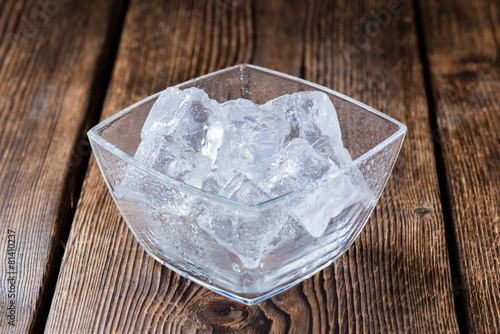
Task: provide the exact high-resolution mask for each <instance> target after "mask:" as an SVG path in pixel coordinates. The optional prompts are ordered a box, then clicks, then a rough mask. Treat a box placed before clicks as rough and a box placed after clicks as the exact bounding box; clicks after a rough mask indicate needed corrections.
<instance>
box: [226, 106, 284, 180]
mask: <svg viewBox="0 0 500 334" xmlns="http://www.w3.org/2000/svg"><path fill="white" fill-rule="evenodd" d="M223 108H224V111H225V113H226V115H227V116H226V117H227V121H226V128H225V132H224V137H223V142H222V145H221V147H220V152H219V155H218V158H217V163H216V168H217V180H218V182H219V183H220V184H226V183H227V182H228V181H229V180H230V179H231V178H233V177H234V176H235V175H236V174H238V173H241V174H244V175H245V176H247V177H248V178H249V179H251V180H254V181H255V180H257V179H258V178H259V177H260V175H261V173H262V172H263V171H264V170H266V169H267V167H268V166H269V164H270V162H271V161H272V158H273V156H274V155H275V154H276V153H278V151H279V150H280V149H281V148H282V147H283V142H284V138H285V135H286V133H287V131H288V132H289V131H290V130H289V125H288V122H287V120H286V118H285V114H280V113H275V112H274V110H267V109H266V108H265V107H264V106H259V105H257V104H254V103H253V102H251V101H249V100H244V99H238V100H232V101H228V102H226V103H225V104H223Z"/></svg>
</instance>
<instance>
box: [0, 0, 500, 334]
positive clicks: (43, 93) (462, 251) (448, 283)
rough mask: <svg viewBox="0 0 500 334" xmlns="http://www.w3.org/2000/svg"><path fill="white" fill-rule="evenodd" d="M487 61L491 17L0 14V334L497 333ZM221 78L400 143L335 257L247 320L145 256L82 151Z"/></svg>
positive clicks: (496, 180)
mask: <svg viewBox="0 0 500 334" xmlns="http://www.w3.org/2000/svg"><path fill="white" fill-rule="evenodd" d="M499 54H500V3H499V2H498V1H487V0H467V1H466V0H413V1H410V0H400V1H398V0H363V1H349V0H335V1H327V0H305V1H284V0H267V1H263V0H189V1H163V0H150V1H141V0H130V1H128V0H108V1H104V0H101V1H79V0H45V1H36V0H23V1H14V0H3V1H0V231H1V233H2V236H1V239H0V260H1V261H2V265H1V266H0V279H1V282H0V316H1V319H0V332H1V333H39V332H46V333H125V332H126V333H157V332H159V333H181V332H182V333H184V332H185V333H194V332H198V333H211V332H231V333H267V332H271V333H337V332H374V333H379V332H391V333H392V332H414V333H427V332H437V333H443V332H453V333H457V332H464V333H465V332H476V333H487V332H488V333H498V332H500V204H499V203H500V153H499V152H500V135H499V129H500V107H499V103H500V56H499ZM238 63H252V64H257V65H261V66H264V67H268V68H271V69H274V70H278V71H282V72H285V73H289V74H292V75H295V76H300V77H303V78H305V79H307V80H310V81H313V82H316V83H319V84H321V85H325V86H327V87H329V88H332V89H334V90H337V91H339V92H341V93H343V94H346V95H348V96H351V97H353V98H355V99H357V100H360V101H362V102H364V103H366V104H368V105H370V106H372V107H374V108H376V109H378V110H381V111H382V112H384V113H386V114H388V115H390V116H392V117H394V118H396V119H398V120H400V121H401V122H403V123H404V124H406V125H407V126H408V134H407V138H406V140H405V143H404V145H403V148H402V151H401V154H400V157H399V159H398V161H397V163H396V166H395V168H394V171H393V174H392V176H391V178H390V180H389V182H388V184H387V187H386V189H385V191H384V193H383V195H382V197H381V199H380V202H379V203H378V205H377V207H376V209H375V211H374V212H373V214H372V217H371V218H370V220H369V221H368V223H367V225H366V227H365V229H364V231H363V232H362V233H361V235H360V236H359V238H358V239H357V241H356V242H355V243H354V245H353V246H352V247H351V248H350V249H349V251H348V252H347V253H345V254H344V255H343V256H342V257H341V258H340V259H338V260H337V261H335V262H334V264H333V265H331V266H330V267H329V268H327V269H325V270H323V271H322V272H320V273H318V274H317V275H315V276H313V277H312V278H310V279H308V280H306V281H304V282H303V283H302V284H299V285H297V286H295V287H294V288H291V289H290V290H288V291H286V292H285V293H283V294H280V295H278V296H276V297H274V298H272V299H270V300H268V301H266V302H263V303H260V304H258V305H256V306H245V305H242V304H239V303H237V302H233V301H230V300H228V299H226V298H223V297H221V296H219V295H217V294H215V293H213V292H210V291H208V290H207V289H205V288H202V287H200V286H198V285H196V284H193V283H191V282H190V281H188V280H186V279H184V278H181V277H180V276H179V275H177V274H175V273H172V272H171V271H170V270H168V269H166V268H165V267H163V266H162V265H160V264H159V263H157V262H156V261H154V260H153V259H152V258H151V257H149V256H148V255H147V254H146V252H145V251H144V250H143V249H142V248H141V247H140V245H139V244H138V243H137V241H136V240H135V239H134V237H133V236H132V233H131V232H130V231H129V230H128V228H127V226H126V225H125V223H124V221H123V219H122V218H121V216H120V214H119V212H118V210H117V209H116V207H115V205H114V203H113V201H112V199H111V196H110V195H109V193H108V190H107V189H106V187H105V184H104V181H103V178H102V176H101V175H100V172H99V169H98V167H97V164H96V162H95V160H94V158H93V157H91V153H90V148H89V144H88V141H87V139H86V136H85V133H86V131H87V130H88V129H89V128H90V127H91V126H93V125H95V124H97V123H98V122H99V120H103V119H105V118H107V117H109V116H111V115H113V114H114V113H116V112H117V111H119V110H121V109H123V108H125V107H127V106H129V105H131V104H132V103H134V102H136V101H138V100H140V99H142V98H144V97H146V96H148V95H151V94H153V93H156V92H158V91H160V90H162V89H164V88H166V87H168V86H171V85H174V84H177V83H180V82H182V81H185V80H188V79H191V78H194V77H197V76H200V75H203V74H206V73H209V72H212V71H215V70H217V69H221V68H225V67H228V66H231V65H233V64H238ZM8 230H12V231H14V232H15V235H16V247H17V249H16V263H17V281H16V298H15V301H16V324H15V326H10V325H9V324H8V318H7V309H6V307H7V303H8V301H9V298H8V297H7V290H8V285H7V278H8V269H7V233H8V232H7V231H8Z"/></svg>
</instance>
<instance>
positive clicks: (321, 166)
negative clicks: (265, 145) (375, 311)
mask: <svg viewBox="0 0 500 334" xmlns="http://www.w3.org/2000/svg"><path fill="white" fill-rule="evenodd" d="M335 169H338V167H337V166H336V165H335V164H334V163H333V162H332V161H331V160H330V159H328V158H326V157H324V156H322V155H321V154H319V153H318V152H316V150H314V148H313V147H312V146H311V144H309V143H308V141H307V140H306V139H303V138H295V139H293V140H292V141H290V142H289V143H288V145H287V146H286V147H285V148H284V149H282V150H281V151H280V152H279V153H278V154H277V155H276V156H275V161H274V162H273V163H271V165H270V167H269V169H268V170H267V172H266V176H265V177H264V179H263V180H262V181H261V185H262V187H263V188H264V189H266V190H267V191H269V193H270V194H272V195H273V196H280V195H283V194H285V193H287V192H290V191H292V190H295V189H297V188H300V187H303V186H306V185H308V184H309V183H311V182H314V181H316V180H319V179H321V178H322V177H323V176H325V175H326V174H328V173H330V172H331V171H333V170H335Z"/></svg>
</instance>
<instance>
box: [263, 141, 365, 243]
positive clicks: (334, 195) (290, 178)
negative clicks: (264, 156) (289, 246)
mask: <svg viewBox="0 0 500 334" xmlns="http://www.w3.org/2000/svg"><path fill="white" fill-rule="evenodd" d="M337 169H338V166H337V165H336V164H335V163H334V162H333V161H332V160H330V159H329V158H328V157H326V156H323V155H322V154H320V153H319V152H317V151H316V150H315V149H314V148H313V147H312V146H311V144H309V143H308V141H307V140H306V139H304V138H295V139H293V140H292V141H290V142H289V143H288V145H287V146H286V147H285V148H284V149H283V150H281V151H280V152H279V153H278V154H277V155H276V160H275V161H274V162H273V163H272V164H271V166H270V168H269V170H268V171H267V175H266V177H265V178H264V179H263V181H262V184H261V186H262V187H263V188H264V189H267V190H268V191H269V193H270V194H272V195H273V196H279V195H283V194H285V193H287V192H290V191H293V190H296V189H300V188H302V187H305V186H310V187H311V189H307V190H305V191H304V192H302V193H301V192H299V193H298V194H296V195H294V196H292V197H291V199H290V200H288V201H287V202H286V205H285V206H284V207H286V209H287V212H288V213H289V214H290V215H291V216H292V217H293V218H294V219H295V220H297V221H298V222H299V223H300V224H301V225H302V226H303V227H304V228H305V229H306V230H307V232H309V234H310V235H311V236H313V237H319V236H321V235H322V234H323V233H324V231H325V230H326V228H327V226H328V223H329V222H330V219H331V218H332V217H335V216H336V215H338V214H339V213H340V212H341V211H342V210H343V209H345V208H346V207H347V206H349V205H351V204H352V203H354V202H356V201H358V200H359V199H361V198H362V196H363V195H364V194H365V193H366V189H365V188H362V187H360V186H358V185H354V184H353V183H352V182H351V179H350V178H349V177H348V176H347V175H340V176H337V177H335V178H333V179H328V175H329V174H332V173H333V172H334V171H335V170H337ZM320 180H321V181H320ZM314 182H317V184H314V185H311V184H313V183H314Z"/></svg>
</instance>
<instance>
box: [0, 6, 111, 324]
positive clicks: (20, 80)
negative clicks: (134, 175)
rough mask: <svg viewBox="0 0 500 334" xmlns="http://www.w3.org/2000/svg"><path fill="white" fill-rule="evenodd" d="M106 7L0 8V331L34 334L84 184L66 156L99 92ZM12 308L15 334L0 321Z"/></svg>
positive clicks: (74, 155) (72, 154) (73, 154)
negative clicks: (11, 241)
mask: <svg viewBox="0 0 500 334" xmlns="http://www.w3.org/2000/svg"><path fill="white" fill-rule="evenodd" d="M113 3H114V2H113V1H106V2H97V1H95V2H87V1H57V2H56V1H48V2H43V3H41V2H39V1H31V0H28V1H2V2H0V124H1V126H0V231H1V236H0V259H1V261H2V264H1V265H0V281H1V283H0V303H1V304H0V305H1V307H0V316H1V320H0V332H1V333H27V332H32V331H36V330H37V326H39V324H40V323H43V322H44V319H43V316H42V318H40V317H39V316H38V314H40V310H41V309H46V310H47V311H48V307H46V306H47V305H44V303H47V302H49V303H50V296H51V294H50V291H48V290H50V286H51V284H52V285H53V282H55V280H56V279H57V272H58V265H57V264H58V263H59V260H60V258H61V256H62V246H61V233H62V232H61V231H62V230H63V229H64V226H63V225H64V224H65V223H66V224H67V223H70V222H71V220H68V217H67V216H66V215H67V214H68V212H70V211H71V209H70V208H71V207H72V206H73V205H74V204H76V203H73V200H72V195H73V193H72V191H73V190H74V189H75V187H78V186H77V183H78V182H80V184H81V181H82V177H83V175H81V178H80V180H77V179H76V178H77V176H75V173H77V171H78V170H79V169H80V167H82V166H80V165H81V164H80V163H79V160H78V159H80V161H81V160H83V159H82V156H81V155H82V154H85V152H83V151H79V152H77V151H76V150H75V148H77V147H79V146H78V144H79V140H81V138H83V134H82V129H84V128H85V127H86V124H87V123H88V120H89V113H91V111H92V110H91V108H92V107H93V105H94V102H95V98H96V96H95V94H98V93H99V92H97V91H96V90H95V89H94V87H93V85H94V80H95V78H96V74H97V73H96V72H97V71H98V69H99V66H100V64H101V63H102V62H103V59H104V58H105V42H106V35H107V33H108V31H110V27H113V25H112V24H111V23H110V22H111V19H112V17H113V12H112V10H113V9H116V8H114V7H113ZM115 3H116V4H118V3H119V2H115ZM80 148H81V149H83V146H82V147H80ZM87 154H88V153H87ZM83 167H84V166H83ZM80 174H81V173H80ZM67 229H68V230H69V227H68V228H67ZM8 230H11V231H13V232H9V233H10V234H12V233H13V234H15V248H16V250H15V255H14V258H15V266H16V267H15V269H14V271H15V272H16V275H15V279H14V281H15V283H14V285H11V283H12V281H11V282H9V283H8V281H7V279H8V278H13V275H11V274H10V272H11V271H12V270H10V268H9V267H8V254H7V240H8V239H7V234H8ZM11 287H14V291H12V290H11ZM11 292H14V294H15V296H9V295H10V294H11ZM12 301H14V302H15V308H16V310H15V325H14V326H12V325H9V323H8V321H9V320H12V318H8V317H7V315H8V314H9V315H10V314H11V313H10V312H8V311H7V306H8V305H10V303H11V302H12ZM41 313H43V312H41ZM47 313H48V312H47ZM46 315H47V314H45V317H46Z"/></svg>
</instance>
